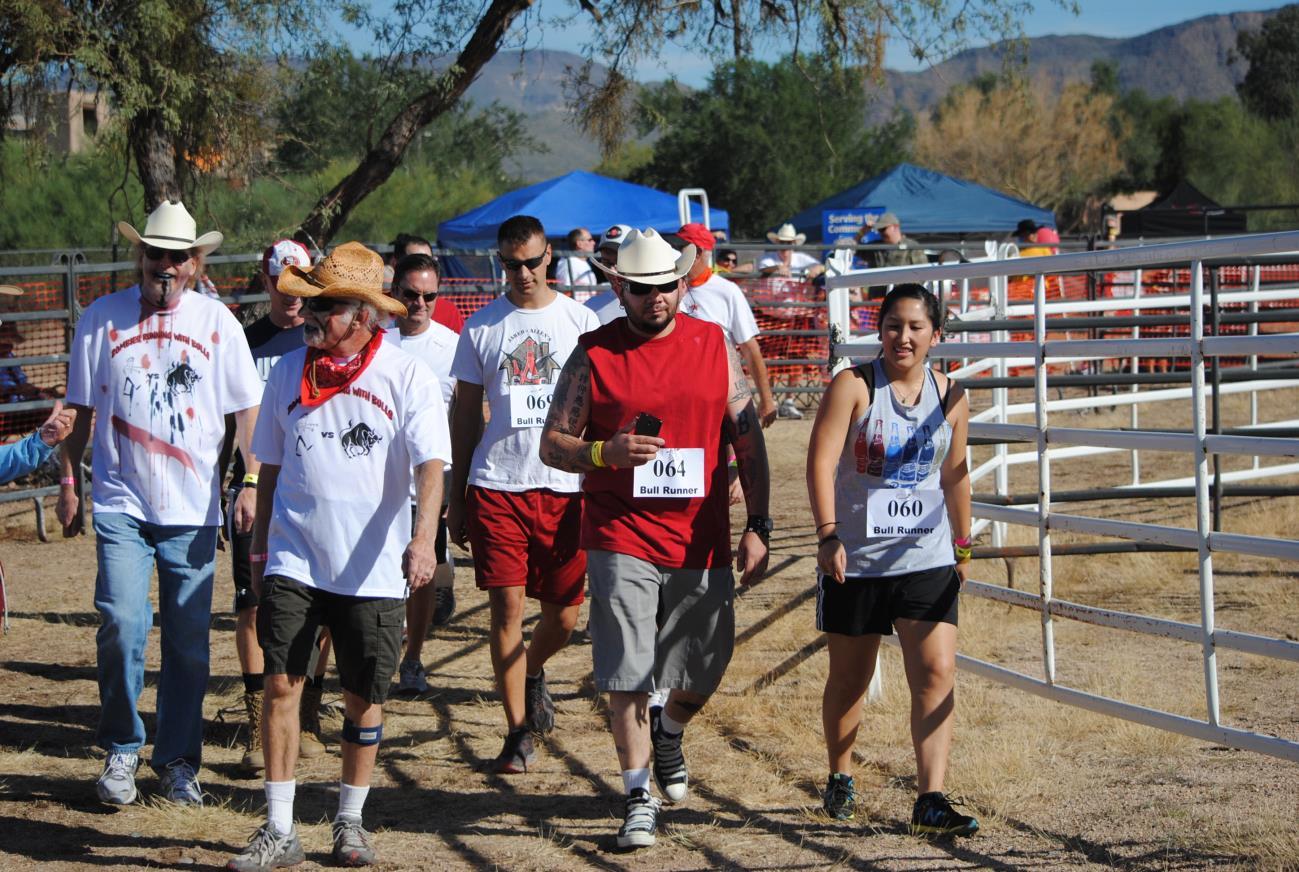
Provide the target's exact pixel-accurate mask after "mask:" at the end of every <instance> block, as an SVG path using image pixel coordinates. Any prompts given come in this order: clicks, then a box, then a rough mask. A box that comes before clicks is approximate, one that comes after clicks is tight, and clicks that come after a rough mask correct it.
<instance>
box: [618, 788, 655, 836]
mask: <svg viewBox="0 0 1299 872" xmlns="http://www.w3.org/2000/svg"><path fill="white" fill-rule="evenodd" d="M660 808H662V803H661V802H659V799H658V797H656V796H650V792H649V791H648V790H646V789H645V788H643V787H637V788H636V789H634V790H633V791H632V792H631V793H630V794H628V795H627V805H626V815H625V817H624V818H623V822H622V827H621V828H619V830H618V847H619V848H648V847H649V846H651V845H653V844H654V831H655V830H656V829H658V823H659V809H660Z"/></svg>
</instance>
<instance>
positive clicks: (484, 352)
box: [451, 294, 600, 493]
mask: <svg viewBox="0 0 1299 872" xmlns="http://www.w3.org/2000/svg"><path fill="white" fill-rule="evenodd" d="M599 326H600V319H599V318H597V317H596V315H595V313H594V312H592V311H591V310H590V309H588V308H587V307H586V306H583V305H582V304H581V303H577V302H574V301H573V300H571V299H569V298H568V297H566V296H564V295H563V294H560V295H558V296H556V297H555V299H554V301H553V302H552V303H550V305H548V306H545V307H543V308H541V309H520V308H519V307H518V306H515V305H514V304H513V303H511V302H510V298H509V297H508V296H501V297H497V298H496V299H495V300H493V301H492V302H490V303H488V304H487V305H486V306H484V307H483V308H481V309H479V310H478V311H477V312H475V313H474V314H473V315H472V316H470V318H469V320H468V321H466V322H465V329H464V330H463V331H462V332H461V334H460V344H459V345H458V346H456V357H455V361H454V362H453V363H452V364H451V375H452V376H453V377H455V378H456V379H458V380H460V381H463V382H469V383H471V384H476V385H482V386H483V396H484V397H485V398H486V400H487V402H488V406H489V409H490V411H491V420H490V421H488V422H487V426H486V427H485V428H484V429H483V437H482V439H480V440H479V442H478V446H477V447H476V448H475V449H474V459H473V464H472V466H471V468H470V470H469V483H470V484H472V485H478V486H479V487H485V488H490V489H492V490H500V491H511V492H514V493H519V492H522V491H527V490H539V489H542V488H545V489H547V490H553V491H557V492H559V493H577V492H578V491H580V490H581V488H582V480H581V477H580V476H578V475H576V474H574V473H571V472H560V471H559V470H558V469H555V468H553V467H550V466H546V465H545V464H544V463H542V462H541V457H540V455H539V453H538V452H539V449H540V446H541V426H542V425H543V424H544V423H545V422H546V412H547V411H548V410H549V408H550V397H551V393H552V392H553V391H554V389H555V382H556V381H557V380H558V379H559V372H560V370H561V369H563V368H564V362H565V361H567V360H568V355H569V354H571V353H572V351H573V349H574V348H576V347H577V337H579V336H581V335H582V334H583V333H587V332H589V331H591V330H595V329H596V328H597V327H599Z"/></svg>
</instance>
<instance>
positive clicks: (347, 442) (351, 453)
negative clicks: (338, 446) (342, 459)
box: [339, 421, 383, 457]
mask: <svg viewBox="0 0 1299 872" xmlns="http://www.w3.org/2000/svg"><path fill="white" fill-rule="evenodd" d="M348 424H349V427H348V429H346V430H344V431H343V435H342V436H340V437H339V441H340V442H342V443H343V453H345V454H346V455H347V456H348V457H364V456H366V455H368V454H369V453H370V449H371V448H373V447H374V446H375V445H377V444H378V443H379V442H380V441H381V440H382V439H383V437H382V436H380V435H379V434H378V433H376V432H374V431H373V430H371V429H370V426H369V425H368V424H366V423H365V422H364V421H362V422H361V423H360V424H357V425H356V426H354V427H353V426H350V425H351V422H350V421H349V422H348Z"/></svg>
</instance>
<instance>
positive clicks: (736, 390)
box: [726, 342, 753, 406]
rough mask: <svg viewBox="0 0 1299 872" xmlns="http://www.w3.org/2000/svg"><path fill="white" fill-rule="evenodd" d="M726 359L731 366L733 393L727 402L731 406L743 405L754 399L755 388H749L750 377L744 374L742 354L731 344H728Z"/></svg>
mask: <svg viewBox="0 0 1299 872" xmlns="http://www.w3.org/2000/svg"><path fill="white" fill-rule="evenodd" d="M726 357H727V361H728V362H729V363H730V366H731V393H730V396H729V397H728V398H727V400H726V404H727V405H728V406H729V405H733V404H735V403H742V402H744V401H745V400H747V399H749V398H750V397H752V396H753V388H751V387H749V377H748V376H747V375H745V374H744V363H743V361H741V360H740V352H739V351H737V350H736V349H735V346H734V345H732V344H731V343H729V342H728V343H726Z"/></svg>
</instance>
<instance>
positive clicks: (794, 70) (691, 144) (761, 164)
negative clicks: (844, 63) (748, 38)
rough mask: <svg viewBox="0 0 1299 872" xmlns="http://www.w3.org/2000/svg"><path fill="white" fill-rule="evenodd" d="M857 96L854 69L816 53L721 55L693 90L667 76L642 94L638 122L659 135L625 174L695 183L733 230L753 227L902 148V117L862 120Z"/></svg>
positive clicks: (869, 171)
mask: <svg viewBox="0 0 1299 872" xmlns="http://www.w3.org/2000/svg"><path fill="white" fill-rule="evenodd" d="M865 99H866V98H865V92H864V90H863V88H862V81H861V78H860V77H859V75H857V74H855V73H853V72H851V71H846V70H843V69H842V68H837V67H836V66H835V65H834V64H832V63H831V62H830V61H829V60H828V59H826V58H824V57H820V58H813V59H808V58H802V59H796V58H793V57H788V58H785V59H784V60H781V61H780V62H778V63H776V64H766V63H762V62H761V61H750V60H742V61H728V62H726V63H723V64H721V65H719V66H718V67H717V68H716V69H715V70H714V72H713V75H712V78H711V79H710V81H709V83H708V87H706V88H704V89H702V90H699V91H686V90H684V89H682V88H681V87H679V86H677V85H675V84H668V85H665V86H663V87H661V88H659V89H658V90H657V91H654V92H652V93H650V94H647V95H646V97H645V98H644V100H643V101H642V105H641V112H642V123H643V125H644V127H643V129H645V130H646V132H648V129H649V128H654V129H658V130H660V131H662V137H661V138H660V139H659V140H658V141H657V143H656V144H655V146H654V157H653V159H652V160H651V161H650V162H649V163H648V164H646V165H644V166H642V167H640V168H639V169H637V170H635V171H634V172H633V173H632V178H633V180H635V181H638V182H641V183H643V184H647V185H652V186H654V187H659V188H663V189H666V190H675V189H677V188H680V187H687V186H692V185H698V184H705V185H707V187H708V193H709V197H710V198H711V199H713V200H715V201H716V202H719V203H726V204H727V208H728V209H729V210H730V213H731V223H732V227H733V228H734V230H735V232H736V233H738V234H739V235H742V236H755V235H758V234H759V233H761V232H762V231H765V230H766V229H767V228H769V227H771V226H773V225H775V224H778V223H779V222H781V221H783V220H786V219H788V218H789V217H790V216H791V215H793V214H794V213H795V212H797V211H798V210H800V209H802V208H804V207H806V206H807V205H808V204H810V203H813V202H815V201H816V200H819V199H821V198H822V197H826V196H828V195H830V194H832V193H834V192H835V191H838V190H840V189H842V188H844V187H846V186H847V185H850V184H853V183H855V182H859V181H861V180H862V179H865V178H867V177H869V176H871V175H873V174H875V173H877V172H879V171H881V170H883V169H886V168H888V167H890V166H892V165H894V164H896V163H898V162H899V161H900V160H902V159H904V158H905V156H906V153H907V147H908V143H909V140H910V136H911V130H912V124H911V121H910V119H909V118H905V117H903V118H899V119H897V120H895V121H893V122H890V123H888V124H885V125H883V126H881V127H878V128H874V129H867V128H866V127H865V126H864V124H863V122H862V121H861V119H862V118H863V116H864V111H865Z"/></svg>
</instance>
